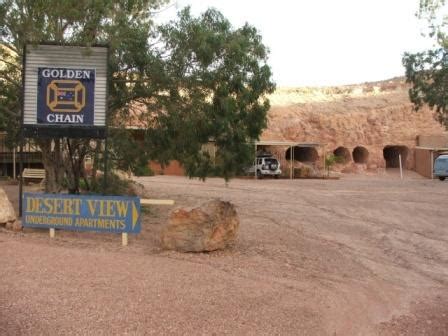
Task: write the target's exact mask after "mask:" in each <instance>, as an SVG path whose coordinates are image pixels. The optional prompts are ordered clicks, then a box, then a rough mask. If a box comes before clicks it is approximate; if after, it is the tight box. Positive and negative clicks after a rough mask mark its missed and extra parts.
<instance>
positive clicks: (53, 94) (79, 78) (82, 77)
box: [19, 44, 109, 216]
mask: <svg viewBox="0 0 448 336" xmlns="http://www.w3.org/2000/svg"><path fill="white" fill-rule="evenodd" d="M108 57H109V48H108V47H107V46H104V45H102V46H100V45H95V46H92V47H82V46H73V45H57V44H37V45H32V44H29V45H26V46H25V48H24V51H23V74H22V79H23V101H22V128H21V136H20V138H21V146H23V144H22V142H23V140H24V138H50V139H57V138H67V139H71V138H87V139H107V122H106V121H107V118H106V116H107V87H108ZM105 147H106V148H105V152H106V153H107V141H105ZM22 172H23V155H22V150H21V153H20V174H21V175H22ZM106 178H107V154H105V155H104V181H105V182H106ZM22 184H23V178H22V177H21V178H20V187H19V190H20V195H19V208H20V209H19V212H20V216H22V210H23V204H22V203H23V199H22V189H23V186H22Z"/></svg>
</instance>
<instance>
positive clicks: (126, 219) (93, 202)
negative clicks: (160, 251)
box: [22, 193, 141, 233]
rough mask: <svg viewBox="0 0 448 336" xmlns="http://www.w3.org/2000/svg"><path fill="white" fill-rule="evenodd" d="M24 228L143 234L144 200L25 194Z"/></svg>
mask: <svg viewBox="0 0 448 336" xmlns="http://www.w3.org/2000/svg"><path fill="white" fill-rule="evenodd" d="M23 202H24V203H23V214H22V218H23V226H24V227H34V228H58V229H65V230H74V231H97V232H113V233H124V232H126V233H139V232H140V230H141V224H140V199H139V198H138V197H127V196H97V195H95V196H85V195H64V194H37V193H25V194H24V198H23Z"/></svg>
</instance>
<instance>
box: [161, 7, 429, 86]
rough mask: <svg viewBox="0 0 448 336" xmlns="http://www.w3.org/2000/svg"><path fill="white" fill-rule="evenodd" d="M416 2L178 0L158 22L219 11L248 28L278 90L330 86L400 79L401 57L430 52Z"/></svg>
mask: <svg viewBox="0 0 448 336" xmlns="http://www.w3.org/2000/svg"><path fill="white" fill-rule="evenodd" d="M418 2H419V0H277V1H272V0H269V1H268V0H177V3H176V4H175V5H174V6H172V7H170V8H168V9H166V10H164V11H163V12H161V13H160V14H159V18H158V20H160V21H167V20H169V19H173V18H174V17H175V14H176V11H177V10H180V9H181V8H183V7H185V6H190V7H191V10H192V12H193V14H195V15H198V14H200V13H201V12H203V11H205V10H206V9H207V8H209V7H213V8H216V9H218V10H219V11H220V12H221V13H223V14H224V16H225V17H226V18H227V19H228V20H229V21H230V22H231V23H232V25H233V26H234V27H235V28H236V27H240V26H241V25H243V24H244V23H245V22H248V23H249V24H251V25H253V26H255V27H256V28H257V29H258V30H259V32H260V34H261V36H262V37H263V43H264V44H265V45H266V46H268V48H269V49H270V56H269V61H268V64H269V65H270V66H271V68H272V71H273V77H274V81H275V82H276V84H277V86H280V87H284V86H290V87H296V86H330V85H344V84H356V83H362V82H368V81H377V80H385V79H389V78H392V77H396V76H403V75H404V68H403V66H402V62H401V59H402V56H403V53H404V52H405V51H411V52H415V51H420V50H424V49H427V48H430V47H431V46H432V41H430V40H429V38H424V37H422V36H421V34H422V32H423V31H424V30H423V28H424V27H425V25H424V22H422V21H420V20H418V19H417V18H416V17H415V13H416V11H417V9H418Z"/></svg>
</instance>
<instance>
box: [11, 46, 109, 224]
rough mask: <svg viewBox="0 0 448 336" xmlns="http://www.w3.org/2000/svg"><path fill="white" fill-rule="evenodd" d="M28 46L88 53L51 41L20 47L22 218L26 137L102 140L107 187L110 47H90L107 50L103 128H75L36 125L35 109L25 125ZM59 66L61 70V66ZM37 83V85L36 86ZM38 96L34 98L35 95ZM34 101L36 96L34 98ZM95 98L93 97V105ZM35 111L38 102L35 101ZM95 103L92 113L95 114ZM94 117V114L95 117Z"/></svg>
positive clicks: (84, 126) (20, 195)
mask: <svg viewBox="0 0 448 336" xmlns="http://www.w3.org/2000/svg"><path fill="white" fill-rule="evenodd" d="M27 46H34V47H39V46H52V47H61V48H74V50H76V49H78V51H79V50H84V51H86V52H88V50H89V47H86V46H81V45H76V44H61V43H53V42H43V43H37V44H36V43H26V44H25V46H24V48H23V55H22V97H21V98H22V99H21V105H22V106H21V110H22V115H21V128H20V134H19V169H20V180H19V215H20V217H22V210H23V144H24V140H25V138H68V139H73V138H87V139H103V140H104V147H105V149H104V179H103V182H104V186H106V185H107V172H108V171H107V168H108V155H107V154H108V141H107V138H108V122H109V120H108V119H109V118H108V116H109V113H108V106H107V102H108V96H109V77H110V76H109V75H110V74H109V56H110V48H109V45H108V44H94V45H92V46H91V47H90V48H105V49H106V59H105V72H106V74H105V94H104V95H105V96H104V102H105V103H104V125H101V126H98V125H74V124H56V125H49V124H38V123H37V110H36V122H35V123H32V124H25V99H26V92H25V90H26V89H25V87H26V84H27V83H26V69H27V68H26V66H27ZM61 65H62V64H59V65H57V66H60V67H61V68H63V67H64V66H63V65H62V66H61ZM41 66H46V67H48V68H50V67H53V66H54V65H53V64H41ZM70 67H72V68H74V67H75V66H73V65H67V66H66V68H70ZM36 84H37V83H36ZM36 96H37V95H36ZM36 99H37V97H36ZM95 99H96V96H94V102H95ZM36 108H37V102H36ZM95 112H96V111H95V103H94V109H93V113H95ZM94 117H95V115H94Z"/></svg>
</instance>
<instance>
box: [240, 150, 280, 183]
mask: <svg viewBox="0 0 448 336" xmlns="http://www.w3.org/2000/svg"><path fill="white" fill-rule="evenodd" d="M254 172H255V173H256V174H257V177H258V178H263V177H264V176H273V177H275V178H278V177H279V176H280V175H281V174H282V171H281V170H280V162H278V160H277V159H276V158H274V157H273V156H272V155H270V156H257V158H256V163H255V165H254V166H252V167H250V168H249V169H248V173H254Z"/></svg>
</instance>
